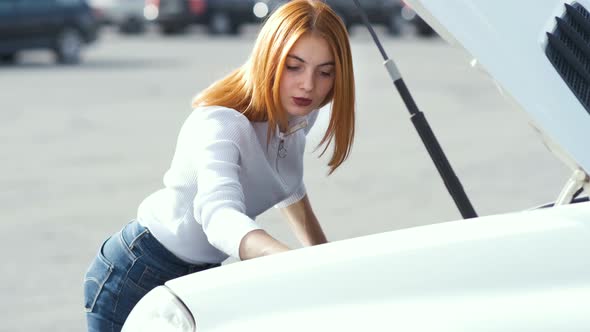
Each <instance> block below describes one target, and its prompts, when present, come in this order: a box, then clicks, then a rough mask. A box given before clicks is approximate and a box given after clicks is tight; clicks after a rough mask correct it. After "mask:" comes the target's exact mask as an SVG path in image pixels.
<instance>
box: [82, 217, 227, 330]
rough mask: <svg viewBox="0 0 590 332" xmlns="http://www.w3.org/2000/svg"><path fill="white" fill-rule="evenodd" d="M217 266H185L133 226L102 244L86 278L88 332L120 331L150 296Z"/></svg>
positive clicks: (141, 229) (135, 223)
mask: <svg viewBox="0 0 590 332" xmlns="http://www.w3.org/2000/svg"><path fill="white" fill-rule="evenodd" d="M217 266H219V264H202V265H192V264H188V263H185V262H184V261H182V260H180V259H179V258H178V257H176V256H175V255H174V254H172V253H171V252H170V251H168V250H167V249H166V248H165V247H164V246H163V245H162V244H161V243H160V242H158V240H156V238H154V237H153V235H152V234H151V233H150V232H149V230H148V229H147V228H145V227H143V226H141V225H140V224H139V223H138V222H137V221H135V220H134V221H132V222H130V223H129V224H127V225H126V226H125V227H124V228H123V229H122V230H121V231H119V232H117V233H115V234H114V235H112V236H111V237H109V238H108V239H107V240H106V241H105V242H104V243H103V244H102V246H101V247H100V249H99V251H98V254H97V256H96V258H95V259H94V261H93V262H92V264H91V265H90V267H89V268H88V271H87V272H86V275H85V277H84V308H85V309H86V320H87V323H88V331H101V332H105V331H109V332H110V331H120V330H121V328H122V326H123V323H124V322H125V319H126V318H127V316H128V315H129V313H130V312H131V309H133V307H134V306H135V304H137V302H138V301H139V300H140V299H141V298H142V297H143V296H144V295H145V294H147V292H149V291H150V290H152V289H153V288H155V287H156V286H159V285H163V284H164V283H165V282H166V281H168V280H170V279H174V278H178V277H181V276H184V275H187V274H190V273H194V272H198V271H203V270H206V269H209V268H212V267H217Z"/></svg>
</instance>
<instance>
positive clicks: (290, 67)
mask: <svg viewBox="0 0 590 332" xmlns="http://www.w3.org/2000/svg"><path fill="white" fill-rule="evenodd" d="M297 69H299V67H298V66H289V65H287V70H297Z"/></svg>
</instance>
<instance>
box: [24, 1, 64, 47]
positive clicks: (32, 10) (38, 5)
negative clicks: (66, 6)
mask: <svg viewBox="0 0 590 332" xmlns="http://www.w3.org/2000/svg"><path fill="white" fill-rule="evenodd" d="M17 12H18V13H19V19H20V20H21V24H20V25H21V31H20V32H19V33H20V35H21V38H22V40H26V41H27V42H28V44H30V45H31V46H33V47H47V46H48V45H51V43H53V39H54V38H55V36H56V35H57V33H58V32H59V30H60V29H61V27H62V26H63V24H64V15H63V13H62V9H61V8H60V6H58V4H57V2H56V0H19V1H18V4H17Z"/></svg>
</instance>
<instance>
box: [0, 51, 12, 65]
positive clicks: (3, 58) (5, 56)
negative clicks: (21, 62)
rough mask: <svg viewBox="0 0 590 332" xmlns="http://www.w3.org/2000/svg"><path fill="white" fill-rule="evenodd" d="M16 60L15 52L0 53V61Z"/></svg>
mask: <svg viewBox="0 0 590 332" xmlns="http://www.w3.org/2000/svg"><path fill="white" fill-rule="evenodd" d="M15 62H16V53H5V54H0V63H9V64H12V63H15Z"/></svg>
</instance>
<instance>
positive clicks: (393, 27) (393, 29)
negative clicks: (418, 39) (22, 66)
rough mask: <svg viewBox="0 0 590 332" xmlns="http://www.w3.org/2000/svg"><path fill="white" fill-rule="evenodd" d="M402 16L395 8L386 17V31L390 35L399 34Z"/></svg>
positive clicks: (401, 27)
mask: <svg viewBox="0 0 590 332" xmlns="http://www.w3.org/2000/svg"><path fill="white" fill-rule="evenodd" d="M403 25H404V23H403V18H402V16H401V14H400V12H399V11H398V10H395V11H394V12H393V13H391V15H389V18H388V19H387V33H388V34H389V35H390V36H399V35H401V33H402V29H403Z"/></svg>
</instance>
